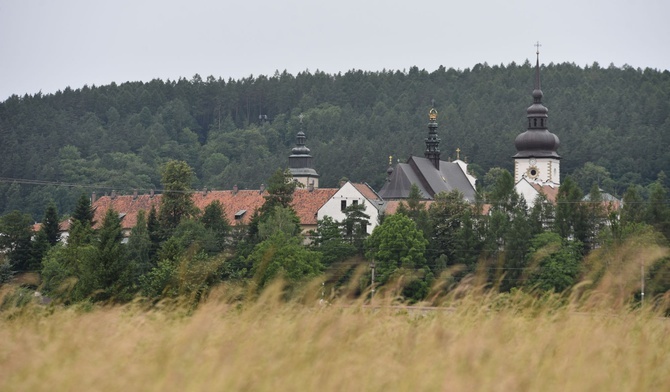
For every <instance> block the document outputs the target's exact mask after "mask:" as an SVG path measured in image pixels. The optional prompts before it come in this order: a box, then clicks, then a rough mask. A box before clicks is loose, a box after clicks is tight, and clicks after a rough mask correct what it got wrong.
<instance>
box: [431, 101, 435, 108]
mask: <svg viewBox="0 0 670 392" xmlns="http://www.w3.org/2000/svg"><path fill="white" fill-rule="evenodd" d="M430 104H431V107H432V108H434V107H435V99H431V100H430Z"/></svg>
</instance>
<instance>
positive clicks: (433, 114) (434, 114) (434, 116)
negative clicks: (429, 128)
mask: <svg viewBox="0 0 670 392" xmlns="http://www.w3.org/2000/svg"><path fill="white" fill-rule="evenodd" d="M428 118H429V119H430V121H435V120H437V110H435V108H431V109H430V112H428Z"/></svg>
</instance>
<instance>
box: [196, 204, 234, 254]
mask: <svg viewBox="0 0 670 392" xmlns="http://www.w3.org/2000/svg"><path fill="white" fill-rule="evenodd" d="M200 222H201V223H202V224H203V225H204V226H205V228H206V229H207V230H210V231H211V232H212V233H213V234H214V236H215V238H216V243H217V246H218V248H219V250H223V249H224V248H225V246H226V242H227V239H228V235H229V234H230V222H228V219H227V218H226V212H225V209H224V207H223V205H222V204H221V202H220V201H218V200H214V201H213V202H211V203H210V204H208V205H207V207H205V210H204V211H203V213H202V216H201V217H200Z"/></svg>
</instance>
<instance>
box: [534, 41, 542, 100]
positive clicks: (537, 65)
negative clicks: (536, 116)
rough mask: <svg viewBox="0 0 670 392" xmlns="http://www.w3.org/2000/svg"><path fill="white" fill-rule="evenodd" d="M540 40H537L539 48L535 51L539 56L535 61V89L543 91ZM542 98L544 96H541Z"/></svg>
mask: <svg viewBox="0 0 670 392" xmlns="http://www.w3.org/2000/svg"><path fill="white" fill-rule="evenodd" d="M540 46H542V45H540V41H537V43H536V44H535V48H536V49H537V50H536V51H535V55H536V56H537V59H536V61H535V90H537V91H539V92H540V93H542V88H541V87H540ZM540 98H542V97H541V96H540Z"/></svg>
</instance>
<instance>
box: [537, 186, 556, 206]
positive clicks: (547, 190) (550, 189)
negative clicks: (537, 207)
mask: <svg viewBox="0 0 670 392" xmlns="http://www.w3.org/2000/svg"><path fill="white" fill-rule="evenodd" d="M531 185H532V186H533V188H535V190H536V191H538V192H539V193H542V194H543V195H545V196H546V197H547V201H549V202H551V203H554V204H556V199H557V197H558V186H551V185H540V184H536V183H534V182H533V183H531Z"/></svg>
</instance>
